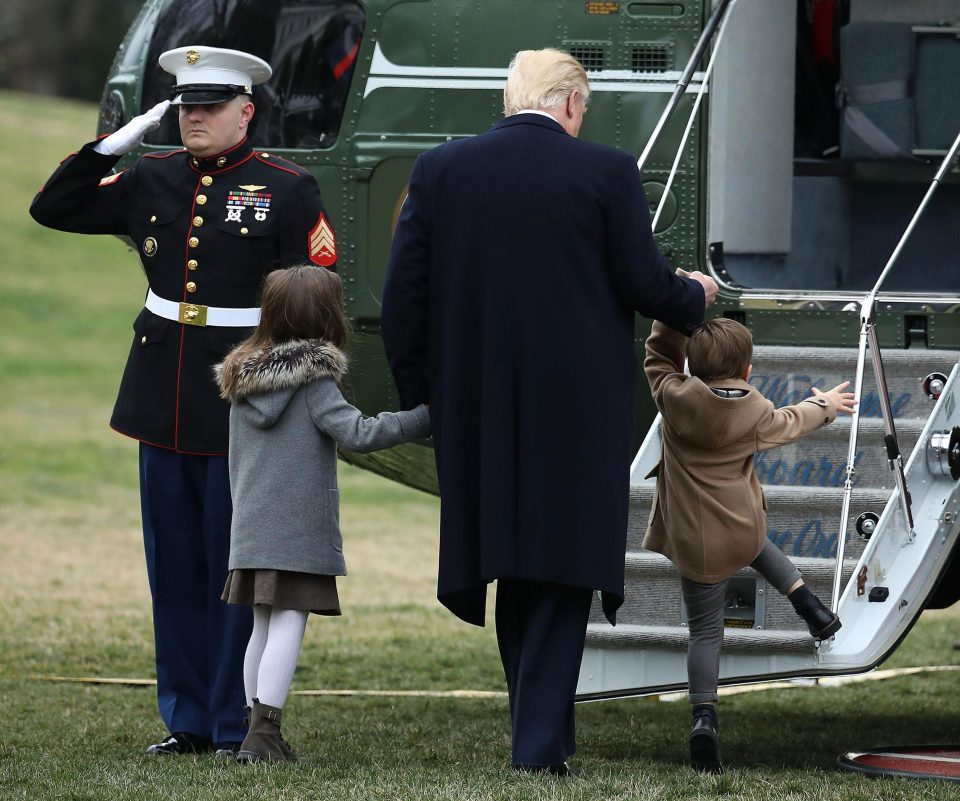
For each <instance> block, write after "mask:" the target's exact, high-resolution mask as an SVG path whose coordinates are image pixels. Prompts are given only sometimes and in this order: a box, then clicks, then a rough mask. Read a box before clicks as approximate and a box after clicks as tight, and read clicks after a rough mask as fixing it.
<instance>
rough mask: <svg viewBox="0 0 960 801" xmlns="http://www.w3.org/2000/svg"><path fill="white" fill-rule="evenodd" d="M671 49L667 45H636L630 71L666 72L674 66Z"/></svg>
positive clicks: (631, 57) (631, 58) (632, 54)
mask: <svg viewBox="0 0 960 801" xmlns="http://www.w3.org/2000/svg"><path fill="white" fill-rule="evenodd" d="M670 51H671V48H670V46H668V45H665V44H638V45H634V47H633V51H632V53H631V56H630V69H632V70H633V71H634V72H666V71H667V70H668V69H670V65H671V64H673V54H672V53H671V52H670Z"/></svg>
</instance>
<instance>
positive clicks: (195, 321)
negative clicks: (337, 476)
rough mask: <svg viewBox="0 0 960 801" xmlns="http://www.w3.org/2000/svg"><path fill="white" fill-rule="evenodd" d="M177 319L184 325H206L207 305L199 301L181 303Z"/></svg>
mask: <svg viewBox="0 0 960 801" xmlns="http://www.w3.org/2000/svg"><path fill="white" fill-rule="evenodd" d="M177 319H178V320H180V322H181V323H183V324H184V325H201V326H202V325H206V324H207V307H206V306H201V305H200V304H199V303H181V304H180V314H179V316H178V317H177Z"/></svg>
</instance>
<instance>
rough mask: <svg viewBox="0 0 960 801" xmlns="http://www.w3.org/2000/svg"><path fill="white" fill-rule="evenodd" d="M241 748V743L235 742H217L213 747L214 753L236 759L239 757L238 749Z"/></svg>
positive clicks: (225, 757)
mask: <svg viewBox="0 0 960 801" xmlns="http://www.w3.org/2000/svg"><path fill="white" fill-rule="evenodd" d="M239 750H240V743H234V742H228V743H217V744H216V745H215V746H214V747H213V755H214V756H215V757H219V758H221V759H231V760H235V759H236V758H237V751H239Z"/></svg>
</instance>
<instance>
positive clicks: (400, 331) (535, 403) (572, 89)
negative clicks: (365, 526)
mask: <svg viewBox="0 0 960 801" xmlns="http://www.w3.org/2000/svg"><path fill="white" fill-rule="evenodd" d="M588 93H589V86H588V84H587V78H586V74H585V72H584V71H583V68H582V67H581V66H580V64H579V63H578V62H577V61H576V60H575V59H573V58H572V57H570V56H569V55H567V54H565V53H562V52H560V51H556V50H544V51H523V52H521V53H519V54H517V57H516V58H515V59H514V62H513V63H512V64H511V67H510V70H509V73H508V78H507V83H506V88H505V91H504V106H505V113H506V115H507V116H506V118H505V119H504V120H502V121H501V122H499V123H498V124H496V125H494V126H493V128H492V129H491V130H489V131H488V132H486V133H484V134H482V135H480V136H476V137H473V138H471V139H466V140H460V141H456V142H451V143H449V144H445V145H442V146H440V147H437V148H435V149H433V150H431V151H429V152H427V153H424V154H423V155H421V156H420V157H419V158H418V159H417V162H416V164H415V165H414V168H413V173H412V175H411V178H410V185H409V195H408V197H407V199H406V202H405V204H404V206H403V209H402V211H401V214H400V218H399V221H398V224H397V230H396V234H395V237H394V241H393V248H392V252H391V255H390V261H389V264H388V267H387V276H386V282H385V286H384V293H383V318H382V324H383V328H382V330H383V339H384V343H385V346H386V352H387V358H388V360H389V363H390V367H391V369H392V371H393V375H394V379H395V381H396V385H397V390H398V392H399V396H400V402H401V405H402V406H403V408H405V409H406V408H413V407H414V406H415V405H417V404H418V403H429V405H430V416H431V420H432V426H433V437H434V447H435V452H436V461H437V470H438V475H439V481H440V497H441V513H440V566H439V584H438V598H439V599H440V601H441V602H442V603H443V604H444V605H446V606H447V607H448V608H449V609H450V610H451V611H453V612H454V613H455V614H456V615H458V616H459V617H461V618H462V619H463V620H465V621H467V622H469V623H474V624H477V625H483V623H484V610H485V598H486V585H487V584H488V583H489V582H491V581H493V580H497V604H496V625H497V639H498V643H499V648H500V654H501V658H502V661H503V666H504V671H505V674H506V680H507V688H508V693H509V698H510V711H511V718H512V725H513V732H512V733H513V755H512V756H513V764H514V766H515V767H517V769H519V770H543V771H549V772H552V773H556V774H560V775H566V774H567V773H568V772H569V770H570V768H569V766H568V765H567V764H566V759H567V757H568V756H569V755H571V754H572V753H573V751H574V748H575V745H574V725H573V698H574V694H575V691H576V684H577V677H578V674H579V666H580V660H581V658H582V653H583V645H584V639H585V632H586V624H587V617H588V614H589V609H590V602H591V590H599V591H600V592H601V593H602V598H603V608H604V611H605V612H606V614H607V616H608V617H609V618H610V620H611V621H613V619H614V614H615V611H616V609H617V608H618V607H619V606H620V604H621V603H622V601H623V568H624V552H625V547H626V531H627V505H628V495H629V483H628V474H629V465H630V459H631V456H632V454H631V446H632V444H633V428H634V387H635V371H636V359H635V352H634V314H635V313H636V312H639V313H641V314H644V315H646V316H648V317H655V318H657V319H660V320H663V321H664V322H666V323H668V324H670V325H672V326H674V327H676V328H679V329H681V330H684V331H690V330H692V329H693V328H694V327H695V326H696V325H698V324H699V323H700V322H701V321H702V318H703V314H704V307H705V303H709V302H712V300H713V296H714V294H715V293H716V284H715V283H714V281H713V280H712V279H711V278H709V277H706V276H703V275H702V274H700V273H693V274H692V277H691V278H681V277H679V276H677V275H676V274H674V273H673V272H672V271H671V270H670V269H669V268H668V266H667V263H666V261H665V260H664V258H663V257H662V256H661V254H660V253H659V251H658V250H657V247H656V245H655V243H654V240H653V236H652V233H651V229H650V221H649V220H650V215H649V208H648V205H647V200H646V197H645V195H644V191H643V186H642V183H641V180H640V175H639V172H638V170H637V166H636V163H635V162H634V160H633V158H632V157H631V156H629V155H628V154H626V153H622V152H620V151H618V150H615V149H613V148H610V147H606V146H602V145H598V144H594V143H590V142H585V141H580V140H578V139H577V138H576V136H577V134H578V132H579V129H580V123H581V122H582V118H583V113H584V110H585V106H586V101H587V97H588Z"/></svg>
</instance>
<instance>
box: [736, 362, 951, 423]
mask: <svg viewBox="0 0 960 801" xmlns="http://www.w3.org/2000/svg"><path fill="white" fill-rule="evenodd" d="M881 356H882V359H883V370H884V374H885V376H886V380H887V391H888V395H889V397H890V405H891V408H892V410H893V415H894V419H895V420H897V421H898V423H899V420H900V419H901V418H907V417H921V418H924V419H926V418H927V417H929V415H930V412H931V411H932V410H933V404H934V400H933V399H932V398H929V397H928V396H927V394H926V393H925V392H924V390H923V381H924V379H925V378H926V377H927V376H928V375H929V374H930V373H934V372H938V373H942V374H944V375H949V373H950V370H951V368H952V367H953V365H954V364H956V363H957V360H958V357H960V353H958V352H957V351H946V350H920V349H910V350H893V349H890V350H886V351H883V352H882V354H881ZM856 366H857V351H856V349H853V348H795V347H776V346H758V347H756V348H754V352H753V373H752V375H751V377H750V383H751V384H753V385H754V386H755V387H756V388H757V389H758V390H760V392H762V393H763V395H764V396H765V397H766V398H768V399H769V400H770V401H771V402H772V403H773V404H774V405H775V406H785V405H787V404H791V403H798V402H799V401H801V400H803V399H804V398H808V397H810V387H811V386H816V387H817V388H819V389H821V390H827V389H830V388H832V387H834V386H836V385H837V384H839V383H840V382H841V381H850V382H851V384H852V383H853V380H854V378H855V375H856ZM860 415H861V417H866V418H870V417H877V418H879V417H881V411H880V403H879V397H878V393H877V384H876V379H875V376H874V374H873V366H872V364H871V362H870V360H869V358H868V359H867V363H866V365H865V367H864V377H863V389H862V392H861V398H860Z"/></svg>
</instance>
